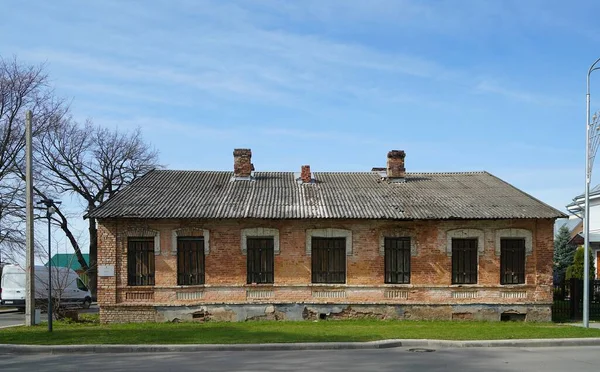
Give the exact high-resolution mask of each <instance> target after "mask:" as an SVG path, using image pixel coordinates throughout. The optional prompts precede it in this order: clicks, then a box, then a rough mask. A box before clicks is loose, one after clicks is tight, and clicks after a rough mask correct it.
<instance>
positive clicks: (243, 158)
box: [233, 149, 254, 177]
mask: <svg viewBox="0 0 600 372" xmlns="http://www.w3.org/2000/svg"><path fill="white" fill-rule="evenodd" d="M253 170H254V165H253V164H252V151H251V150H250V149H235V150H233V174H234V176H236V177H250V174H251V172H252V171H253Z"/></svg>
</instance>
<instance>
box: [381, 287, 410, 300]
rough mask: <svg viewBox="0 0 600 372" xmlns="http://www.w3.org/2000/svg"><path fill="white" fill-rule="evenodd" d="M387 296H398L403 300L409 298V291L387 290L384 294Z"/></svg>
mask: <svg viewBox="0 0 600 372" xmlns="http://www.w3.org/2000/svg"><path fill="white" fill-rule="evenodd" d="M383 296H384V297H385V298H397V299H401V300H408V291H398V290H391V289H389V290H386V291H385V292H384V294H383Z"/></svg>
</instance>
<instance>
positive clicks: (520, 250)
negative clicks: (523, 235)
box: [500, 239, 525, 284]
mask: <svg viewBox="0 0 600 372" xmlns="http://www.w3.org/2000/svg"><path fill="white" fill-rule="evenodd" d="M500 284H525V239H501V240H500Z"/></svg>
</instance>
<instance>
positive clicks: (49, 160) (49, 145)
mask: <svg viewBox="0 0 600 372" xmlns="http://www.w3.org/2000/svg"><path fill="white" fill-rule="evenodd" d="M37 150H38V151H37V161H38V162H39V164H40V165H41V166H42V167H43V168H44V172H43V174H44V183H45V186H46V187H47V188H52V189H53V190H54V191H55V192H56V193H59V194H63V193H71V194H75V195H77V196H78V197H79V198H80V199H81V201H82V202H83V203H84V207H85V210H86V211H88V212H89V211H91V210H93V209H94V208H96V207H97V206H98V205H99V204H100V203H102V202H103V201H104V200H106V199H107V198H109V197H111V196H112V195H114V194H115V193H116V192H118V191H119V190H121V189H122V188H123V187H124V186H126V185H127V184H129V183H131V182H132V181H134V180H135V179H136V178H138V177H140V176H142V175H143V174H145V173H146V172H148V171H150V170H151V169H153V168H156V167H158V166H159V165H158V153H157V151H156V150H154V149H153V148H151V147H150V146H149V145H148V144H147V143H146V142H144V140H143V139H142V135H141V131H140V130H139V129H136V130H135V131H133V132H131V133H124V132H119V131H118V130H109V129H106V128H102V127H99V126H95V125H94V124H92V123H91V122H90V121H88V122H86V123H85V124H83V125H80V124H78V123H76V122H74V121H73V120H71V119H68V118H66V119H65V120H63V121H62V122H61V125H58V126H56V127H54V128H53V129H52V130H49V131H47V132H45V133H44V135H43V136H42V138H41V141H39V148H38V149H37ZM59 217H61V216H60V215H59ZM63 222H64V223H65V224H66V222H67V221H66V218H62V221H61V227H62V223H63ZM64 230H65V229H64V228H63V231H64ZM88 231H89V244H90V246H89V253H90V262H89V271H88V275H89V278H90V281H89V286H90V289H91V291H92V293H93V294H94V295H95V294H96V282H97V281H96V262H97V255H98V249H97V236H98V233H97V227H96V220H95V219H94V218H89V219H88ZM67 237H68V238H69V239H70V240H71V237H70V236H69V235H67ZM73 240H74V239H73ZM82 266H83V265H82Z"/></svg>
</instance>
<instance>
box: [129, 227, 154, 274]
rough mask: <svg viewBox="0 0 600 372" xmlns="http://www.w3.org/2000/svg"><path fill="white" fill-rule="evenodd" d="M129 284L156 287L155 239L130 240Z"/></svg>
mask: <svg viewBox="0 0 600 372" xmlns="http://www.w3.org/2000/svg"><path fill="white" fill-rule="evenodd" d="M127 284H128V285H154V238H130V239H128V241H127Z"/></svg>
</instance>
